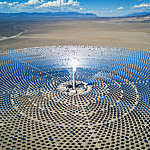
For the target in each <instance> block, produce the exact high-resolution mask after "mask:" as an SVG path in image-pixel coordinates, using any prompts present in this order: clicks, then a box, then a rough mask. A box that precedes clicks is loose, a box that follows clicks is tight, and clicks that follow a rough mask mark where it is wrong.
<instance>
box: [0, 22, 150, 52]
mask: <svg viewBox="0 0 150 150" xmlns="http://www.w3.org/2000/svg"><path fill="white" fill-rule="evenodd" d="M51 45H98V46H104V47H105V46H106V47H120V48H135V49H139V50H140V49H144V50H147V49H149V48H150V22H140V21H139V22H136V21H125V20H124V21H123V20H101V19H83V20H81V19H43V20H42V19H41V20H38V19H33V20H32V19H20V20H19V19H18V20H16V19H1V21H0V50H1V51H3V50H8V49H22V48H27V47H39V46H51Z"/></svg>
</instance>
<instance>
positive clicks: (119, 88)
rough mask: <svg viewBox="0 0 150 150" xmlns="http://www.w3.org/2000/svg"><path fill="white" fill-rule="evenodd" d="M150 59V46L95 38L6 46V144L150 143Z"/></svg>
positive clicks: (2, 58)
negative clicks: (93, 42) (88, 42)
mask: <svg viewBox="0 0 150 150" xmlns="http://www.w3.org/2000/svg"><path fill="white" fill-rule="evenodd" d="M74 58H76V59H78V61H79V65H78V67H77V69H76V73H75V80H76V85H75V89H73V85H72V82H73V81H72V76H73V73H72V66H71V61H72V60H73V59H74ZM149 62H150V53H149V51H136V50H129V49H117V48H104V47H95V46H88V47H86V46H59V47H55V46H51V47H41V48H26V49H22V50H13V51H6V52H2V53H0V130H1V132H0V147H1V148H2V149H12V150H15V149H62V150H63V149H69V150H70V149H74V150H77V149H87V150H88V149H93V150H95V149H112V150H113V149H129V150H130V149H139V150H140V149H149V148H150V66H149Z"/></svg>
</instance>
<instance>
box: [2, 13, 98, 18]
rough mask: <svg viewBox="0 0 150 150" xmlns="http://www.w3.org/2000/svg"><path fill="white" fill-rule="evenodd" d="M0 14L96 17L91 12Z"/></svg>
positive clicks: (8, 14) (5, 14) (3, 14)
mask: <svg viewBox="0 0 150 150" xmlns="http://www.w3.org/2000/svg"><path fill="white" fill-rule="evenodd" d="M0 16H54V17H97V16H96V14H92V13H79V12H44V13H38V12H31V13H28V12H20V13H0Z"/></svg>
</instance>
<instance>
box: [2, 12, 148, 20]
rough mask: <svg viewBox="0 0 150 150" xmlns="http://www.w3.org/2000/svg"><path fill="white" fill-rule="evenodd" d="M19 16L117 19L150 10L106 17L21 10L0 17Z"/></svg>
mask: <svg viewBox="0 0 150 150" xmlns="http://www.w3.org/2000/svg"><path fill="white" fill-rule="evenodd" d="M11 16H13V17H18V16H29V17H30V16H35V17H36V16H37V17H40V16H42V17H64V18H65V17H66V18H67V17H68V18H97V19H98V18H99V19H113V18H114V19H115V18H118V19H119V18H120V19H121V18H134V17H139V18H140V17H147V16H150V12H136V13H132V14H128V15H125V16H115V17H104V16H97V15H96V14H94V13H80V12H19V13H0V17H11Z"/></svg>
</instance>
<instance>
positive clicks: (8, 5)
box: [0, 0, 150, 16]
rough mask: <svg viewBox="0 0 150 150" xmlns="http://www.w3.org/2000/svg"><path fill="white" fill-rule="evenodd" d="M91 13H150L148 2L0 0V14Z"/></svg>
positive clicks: (108, 14)
mask: <svg viewBox="0 0 150 150" xmlns="http://www.w3.org/2000/svg"><path fill="white" fill-rule="evenodd" d="M49 11H50V12H51V11H52V12H55V11H78V12H91V13H96V14H97V15H99V16H120V15H126V14H130V13H134V12H145V11H146V12H150V0H0V12H49Z"/></svg>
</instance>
